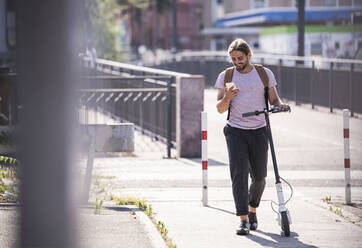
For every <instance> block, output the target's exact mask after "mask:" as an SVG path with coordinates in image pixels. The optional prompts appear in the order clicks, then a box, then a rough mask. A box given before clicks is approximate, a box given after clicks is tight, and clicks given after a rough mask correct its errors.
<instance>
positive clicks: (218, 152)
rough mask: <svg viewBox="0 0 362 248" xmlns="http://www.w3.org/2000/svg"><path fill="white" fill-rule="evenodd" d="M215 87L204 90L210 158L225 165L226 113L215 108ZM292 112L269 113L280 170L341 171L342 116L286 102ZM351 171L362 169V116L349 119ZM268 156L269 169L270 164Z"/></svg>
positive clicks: (337, 112)
mask: <svg viewBox="0 0 362 248" xmlns="http://www.w3.org/2000/svg"><path fill="white" fill-rule="evenodd" d="M216 95H217V91H216V90H214V89H206V90H205V95H204V97H205V100H204V110H205V111H207V113H208V154H209V158H210V159H212V160H215V161H219V162H221V163H225V164H228V157H227V153H226V152H224V151H223V150H222V149H225V150H226V143H225V139H224V135H223V132H222V129H223V127H224V125H225V123H226V113H224V114H219V113H217V110H216ZM289 104H290V105H291V108H292V112H291V113H278V114H273V115H271V116H270V120H271V128H272V133H273V140H274V145H275V150H276V154H277V160H278V166H279V168H280V169H281V170H326V171H331V170H344V143H343V142H344V141H343V140H344V139H343V115H342V111H341V110H336V111H335V112H334V113H330V112H329V111H328V110H327V109H325V108H321V107H319V108H318V109H316V110H312V109H311V106H310V105H302V106H300V105H298V106H295V105H294V104H293V103H292V102H290V103H289ZM350 153H351V170H362V119H361V116H360V117H359V118H356V117H353V118H350ZM271 161H272V160H271V157H270V156H269V164H270V166H269V168H272V167H271V166H272V165H271Z"/></svg>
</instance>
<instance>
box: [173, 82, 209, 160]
mask: <svg viewBox="0 0 362 248" xmlns="http://www.w3.org/2000/svg"><path fill="white" fill-rule="evenodd" d="M204 87H205V82H204V77H203V76H190V77H178V78H177V81H176V111H177V112H176V146H177V157H188V158H192V157H201V112H202V111H203V108H204Z"/></svg>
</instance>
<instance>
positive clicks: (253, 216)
mask: <svg viewBox="0 0 362 248" xmlns="http://www.w3.org/2000/svg"><path fill="white" fill-rule="evenodd" d="M248 217H249V223H250V230H253V231H255V230H256V229H257V228H258V219H257V218H256V213H252V212H249V215H248Z"/></svg>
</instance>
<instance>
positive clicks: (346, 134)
mask: <svg viewBox="0 0 362 248" xmlns="http://www.w3.org/2000/svg"><path fill="white" fill-rule="evenodd" d="M343 138H344V181H345V198H346V204H351V171H350V170H351V161H350V153H349V110H348V109H343Z"/></svg>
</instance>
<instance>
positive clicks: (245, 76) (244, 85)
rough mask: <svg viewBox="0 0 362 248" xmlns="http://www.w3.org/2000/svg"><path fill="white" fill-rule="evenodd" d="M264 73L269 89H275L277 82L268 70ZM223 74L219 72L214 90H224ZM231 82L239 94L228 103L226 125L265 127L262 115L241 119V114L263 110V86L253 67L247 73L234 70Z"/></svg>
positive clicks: (248, 127)
mask: <svg viewBox="0 0 362 248" xmlns="http://www.w3.org/2000/svg"><path fill="white" fill-rule="evenodd" d="M264 69H265V71H266V73H267V75H268V77H269V88H271V87H275V86H276V84H277V82H276V80H275V77H274V74H273V72H272V71H271V70H269V69H268V68H265V67H264ZM225 72H226V70H224V71H223V72H221V73H220V74H219V76H218V78H217V80H216V83H215V88H218V89H224V77H225ZM232 82H234V83H235V87H236V88H239V89H240V92H239V94H238V95H237V96H236V97H234V98H233V99H232V100H231V102H230V117H229V120H228V124H229V125H230V126H232V127H237V128H241V129H257V128H260V127H264V126H265V118H264V115H258V116H255V115H254V116H250V117H241V115H242V114H243V113H247V112H253V111H255V110H263V109H264V108H265V100H264V85H263V82H262V81H261V78H260V77H259V74H258V72H257V71H256V69H255V67H254V66H253V69H252V70H251V71H250V72H248V73H240V72H238V71H237V70H234V73H233V79H232Z"/></svg>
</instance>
